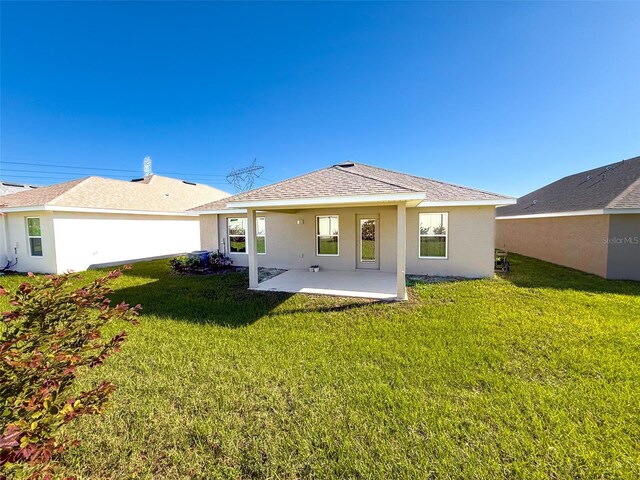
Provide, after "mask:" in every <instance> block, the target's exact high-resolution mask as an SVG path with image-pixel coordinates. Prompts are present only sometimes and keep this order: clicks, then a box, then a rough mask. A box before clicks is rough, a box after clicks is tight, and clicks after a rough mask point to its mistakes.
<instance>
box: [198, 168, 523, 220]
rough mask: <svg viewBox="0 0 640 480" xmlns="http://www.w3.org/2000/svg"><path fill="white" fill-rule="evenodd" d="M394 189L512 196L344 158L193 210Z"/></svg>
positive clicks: (449, 195)
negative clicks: (253, 202) (326, 165)
mask: <svg viewBox="0 0 640 480" xmlns="http://www.w3.org/2000/svg"><path fill="white" fill-rule="evenodd" d="M393 193H419V194H424V200H425V201H434V202H435V201H452V200H454V201H455V200H457V201H476V200H505V199H510V198H511V197H506V196H503V195H498V194H496V193H491V192H485V191H482V190H476V189H474V188H468V187H461V186H459V185H453V184H451V183H445V182H440V181H438V180H432V179H429V178H422V177H416V176H414V175H408V174H406V173H400V172H395V171H392V170H386V169H384V168H378V167H372V166H370V165H364V164H361V163H354V162H344V163H341V164H337V165H333V166H331V167H327V168H323V169H322V170H316V171H315V172H311V173H307V174H306V175H301V176H299V177H294V178H290V179H288V180H284V181H282V182H278V183H274V184H271V185H267V186H265V187H260V188H256V189H255V190H250V191H248V192H244V193H240V194H237V195H234V196H232V197H228V198H226V199H224V200H223V201H221V202H213V203H209V204H205V205H201V206H199V207H197V208H194V209H193V210H218V209H221V208H223V207H222V205H225V204H227V203H228V202H244V201H261V200H287V199H305V198H322V197H342V196H352V195H379V194H393Z"/></svg>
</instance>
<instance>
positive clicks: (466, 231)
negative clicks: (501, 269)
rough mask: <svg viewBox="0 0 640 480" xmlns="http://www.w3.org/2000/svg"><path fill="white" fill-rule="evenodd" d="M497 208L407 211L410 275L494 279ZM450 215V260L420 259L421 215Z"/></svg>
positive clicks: (408, 270)
mask: <svg viewBox="0 0 640 480" xmlns="http://www.w3.org/2000/svg"><path fill="white" fill-rule="evenodd" d="M495 211H496V209H495V207H493V206H484V207H450V208H446V209H443V208H410V209H407V273H416V274H429V275H443V276H461V277H471V278H475V277H477V278H480V277H491V276H493V273H494V246H493V245H494V241H495ZM420 212H447V213H449V238H448V243H449V244H448V258H447V259H446V260H444V259H431V258H419V257H418V245H419V242H418V214H419V213H420Z"/></svg>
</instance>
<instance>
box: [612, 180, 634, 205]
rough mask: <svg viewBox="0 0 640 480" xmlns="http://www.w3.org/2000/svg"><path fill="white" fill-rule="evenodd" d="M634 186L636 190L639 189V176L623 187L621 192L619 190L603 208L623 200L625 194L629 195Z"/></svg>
mask: <svg viewBox="0 0 640 480" xmlns="http://www.w3.org/2000/svg"><path fill="white" fill-rule="evenodd" d="M636 187H637V188H638V191H640V177H638V178H636V180H635V181H634V182H631V184H630V185H629V186H628V187H627V188H625V189H624V190H623V191H622V192H620V194H619V195H617V196H616V197H615V198H614V199H612V200H611V201H610V202H609V203H607V206H606V207H605V208H611V205H612V204H614V203H616V202H618V201H620V200H623V199H624V198H625V197H626V196H627V195H629V194H630V193H631V192H633V191H634V190H635V189H636Z"/></svg>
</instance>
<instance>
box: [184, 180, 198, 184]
mask: <svg viewBox="0 0 640 480" xmlns="http://www.w3.org/2000/svg"><path fill="white" fill-rule="evenodd" d="M182 183H186V184H187V185H195V183H193V182H187V181H186V180H182Z"/></svg>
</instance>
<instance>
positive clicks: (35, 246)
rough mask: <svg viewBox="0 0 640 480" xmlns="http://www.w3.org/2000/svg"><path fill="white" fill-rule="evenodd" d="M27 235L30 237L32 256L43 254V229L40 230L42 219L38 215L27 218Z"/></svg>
mask: <svg viewBox="0 0 640 480" xmlns="http://www.w3.org/2000/svg"><path fill="white" fill-rule="evenodd" d="M27 237H28V238H29V253H30V254H31V256H32V257H41V256H42V231H41V230H40V219H39V218H36V217H28V218H27Z"/></svg>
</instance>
